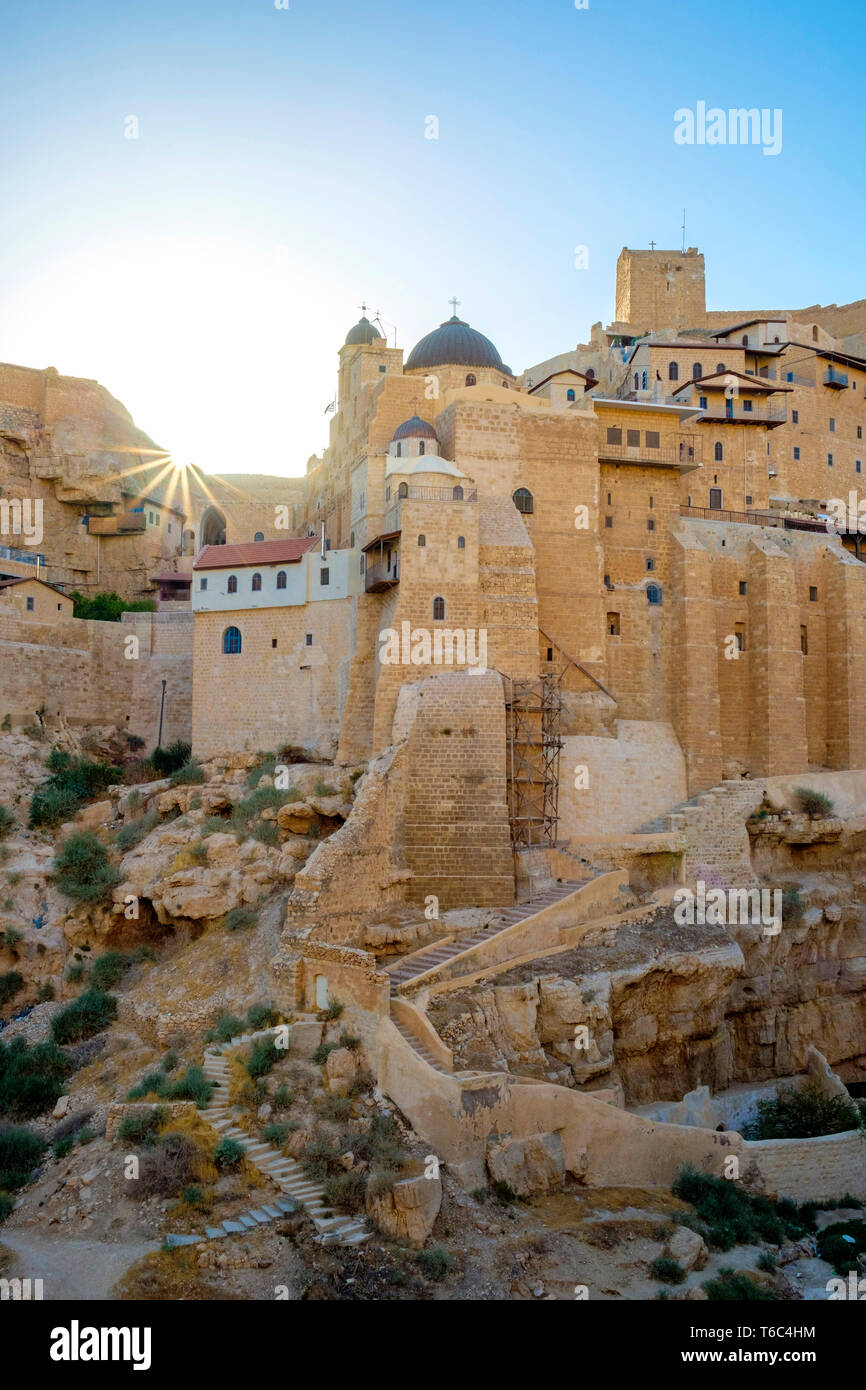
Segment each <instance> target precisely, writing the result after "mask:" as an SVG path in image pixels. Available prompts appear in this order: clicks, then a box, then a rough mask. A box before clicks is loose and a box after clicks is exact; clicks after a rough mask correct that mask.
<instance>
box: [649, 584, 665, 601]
mask: <svg viewBox="0 0 866 1390" xmlns="http://www.w3.org/2000/svg"><path fill="white" fill-rule="evenodd" d="M646 601H647V603H653V604H658V603H661V601H662V590H661V585H660V584H647V586H646Z"/></svg>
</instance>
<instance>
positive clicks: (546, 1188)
mask: <svg viewBox="0 0 866 1390" xmlns="http://www.w3.org/2000/svg"><path fill="white" fill-rule="evenodd" d="M487 1167H488V1170H489V1172H490V1176H491V1177H492V1178H493V1179H494V1180H495V1181H497V1182H504V1183H507V1184H508V1186H509V1187H510V1188H511V1189H512V1191H514V1192H516V1193H517V1194H518V1195H519V1196H521V1197H528V1196H529V1194H530V1193H532V1192H550V1190H551V1189H552V1188H554V1187H558V1186H559V1185H560V1183H561V1182H562V1181H563V1179H564V1178H565V1155H564V1153H563V1149H562V1140H561V1138H560V1136H559V1135H558V1134H557V1133H555V1132H548V1133H542V1134H533V1135H531V1136H530V1137H529V1138H527V1139H506V1140H499V1141H498V1142H493V1143H488V1147H487Z"/></svg>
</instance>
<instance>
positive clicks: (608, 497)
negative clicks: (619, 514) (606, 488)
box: [607, 493, 611, 506]
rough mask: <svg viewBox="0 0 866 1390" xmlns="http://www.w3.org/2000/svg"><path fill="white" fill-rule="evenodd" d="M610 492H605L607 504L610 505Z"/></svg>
mask: <svg viewBox="0 0 866 1390" xmlns="http://www.w3.org/2000/svg"><path fill="white" fill-rule="evenodd" d="M610 499H611V493H608V494H607V505H608V506H610Z"/></svg>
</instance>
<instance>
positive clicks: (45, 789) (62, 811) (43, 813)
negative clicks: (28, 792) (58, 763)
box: [30, 782, 82, 829]
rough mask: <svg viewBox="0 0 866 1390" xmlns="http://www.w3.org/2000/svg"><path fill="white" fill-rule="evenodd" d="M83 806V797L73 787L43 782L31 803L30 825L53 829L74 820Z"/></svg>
mask: <svg viewBox="0 0 866 1390" xmlns="http://www.w3.org/2000/svg"><path fill="white" fill-rule="evenodd" d="M81 804H82V799H81V797H80V796H79V795H78V793H77V792H74V791H73V790H72V788H71V787H60V786H57V785H56V784H54V783H52V782H43V783H42V786H41V787H37V789H36V791H35V792H34V793H33V797H32V800H31V802H30V825H31V827H36V826H40V825H44V826H48V827H50V828H51V829H53V828H54V827H55V826H57V825H60V824H61V822H62V821H67V820H72V817H73V816H74V815H75V813H76V811H77V810H78V809H79V808H80V806H81Z"/></svg>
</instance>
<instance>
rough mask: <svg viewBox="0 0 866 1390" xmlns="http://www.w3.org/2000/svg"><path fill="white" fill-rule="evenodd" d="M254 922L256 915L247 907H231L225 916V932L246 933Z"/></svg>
mask: <svg viewBox="0 0 866 1390" xmlns="http://www.w3.org/2000/svg"><path fill="white" fill-rule="evenodd" d="M256 921H257V918H256V914H255V913H254V912H251V911H250V909H249V908H248V907H232V908H230V909H229V911H228V912H227V913H226V916H225V926H226V930H227V931H247V930H248V929H249V928H250V927H254V926H255V925H256Z"/></svg>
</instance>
